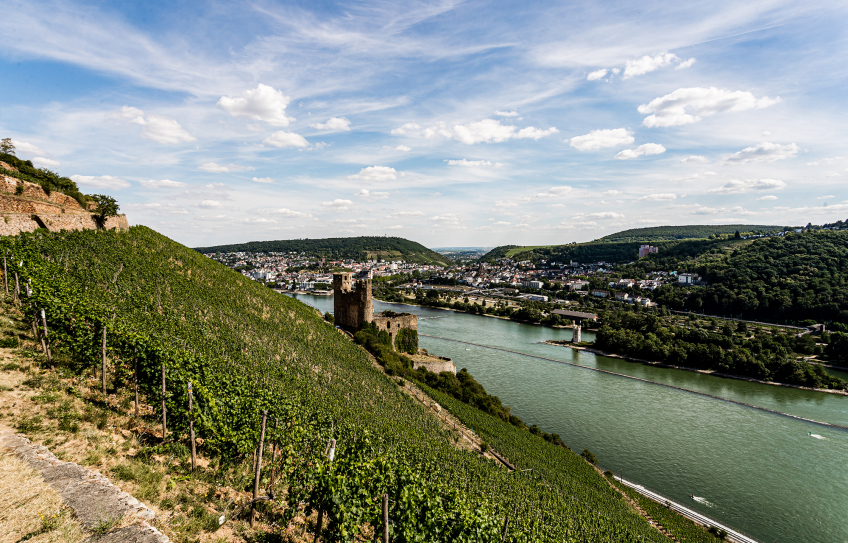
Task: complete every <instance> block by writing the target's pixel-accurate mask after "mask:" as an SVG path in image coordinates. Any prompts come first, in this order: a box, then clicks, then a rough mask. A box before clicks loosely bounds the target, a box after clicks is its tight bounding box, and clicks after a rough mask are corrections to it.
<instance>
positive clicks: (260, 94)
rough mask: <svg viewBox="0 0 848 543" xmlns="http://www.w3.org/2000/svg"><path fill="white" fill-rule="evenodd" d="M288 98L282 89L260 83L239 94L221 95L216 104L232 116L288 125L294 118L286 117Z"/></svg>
mask: <svg viewBox="0 0 848 543" xmlns="http://www.w3.org/2000/svg"><path fill="white" fill-rule="evenodd" d="M290 100H291V98H289V97H288V96H284V95H283V93H282V91H279V90H276V89H275V88H273V87H269V86H268V85H263V84H262V83H260V84H259V85H258V86H257V87H256V88H255V89H250V90H246V91H244V92H242V93H241V96H238V97H231V96H222V97H221V99H220V100H218V104H217V105H218V107H220V108H221V109H223V110H224V111H226V112H227V113H229V114H230V115H232V116H233V117H247V118H248V119H252V120H254V121H265V122H266V123H268V124H270V125H272V126H288V125H289V122H291V121H293V120H294V119H292V118H290V117H286V106H288V104H289V101H290Z"/></svg>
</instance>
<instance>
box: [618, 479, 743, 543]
mask: <svg viewBox="0 0 848 543" xmlns="http://www.w3.org/2000/svg"><path fill="white" fill-rule="evenodd" d="M613 477H615V480H616V481H619V482H621V483H622V484H625V485H627V486H629V487H630V488H632V489H633V490H635V491H636V492H638V493H639V494H642V495H643V496H647V497H648V498H651V499H652V500H654V501H655V502H657V503H659V504H660V505H665V506H666V507H668V508H669V509H671V510H672V511H675V512H677V513H680V514H681V515H683V516H684V517H686V518H688V519H689V520H693V521H695V522H697V523H698V524H703V525H704V526H715V527H716V528H718V529H720V530H724V531H725V532H727V540H728V541H733V542H734V543H758V542H757V540H755V539H751V538H750V537H748V536H747V535H745V534H742V533H740V532H737V531H736V530H734V529H732V528H729V527H727V526H725V525H724V524H721V523H719V522H716V521H714V520H713V519H711V518H709V517H706V516H704V515H702V514H701V513H698V512H697V511H693V510H691V509H689V508H688V507H684V506H682V505H680V504H679V503H676V502H673V501H671V500H669V499H666V498H664V497H663V496H660V495H659V494H657V493H656V492H651V491H650V490H648V489H647V488H645V487H644V486H642V485H637V484H636V483H632V482H630V481H625V480H624V479H622V478H621V477H619V476H618V475H614V476H613Z"/></svg>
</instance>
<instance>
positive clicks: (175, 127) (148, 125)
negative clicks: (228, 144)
mask: <svg viewBox="0 0 848 543" xmlns="http://www.w3.org/2000/svg"><path fill="white" fill-rule="evenodd" d="M110 117H113V118H118V119H123V120H124V121H128V122H131V123H133V124H137V125H140V126H142V127H143V128H142V129H141V135H142V137H144V138H147V139H149V140H153V141H155V142H156V143H161V144H164V145H175V144H177V143H183V142H189V141H194V140H195V137H194V136H192V135H191V134H189V133H188V132H187V131H186V129H185V128H183V127H182V126H180V123H178V122H177V121H175V120H174V119H172V118H171V117H167V116H165V115H157V114H155V113H151V114H150V115H146V116H145V114H144V112H143V111H142V110H140V109H138V108H137V107H131V106H123V107H122V108H121V112H120V113H117V114H114V115H110Z"/></svg>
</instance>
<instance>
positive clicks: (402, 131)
mask: <svg viewBox="0 0 848 543" xmlns="http://www.w3.org/2000/svg"><path fill="white" fill-rule="evenodd" d="M420 128H421V127H420V126H418V125H417V124H415V123H403V124H402V125H401V126H399V127H398V128H395V129H394V130H392V135H393V136H404V135H406V133H407V132H410V131H412V130H418V129H420Z"/></svg>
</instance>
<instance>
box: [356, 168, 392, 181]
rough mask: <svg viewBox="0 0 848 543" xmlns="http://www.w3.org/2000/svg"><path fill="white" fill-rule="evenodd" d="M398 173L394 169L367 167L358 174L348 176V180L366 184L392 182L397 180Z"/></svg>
mask: <svg viewBox="0 0 848 543" xmlns="http://www.w3.org/2000/svg"><path fill="white" fill-rule="evenodd" d="M397 176H398V172H397V171H396V170H395V169H394V168H390V167H388V166H368V167H367V168H362V169H361V170H360V171H359V173H357V174H353V175H348V176H347V178H348V179H355V180H357V181H364V182H366V183H374V182H384V181H394V180H395V179H397Z"/></svg>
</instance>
